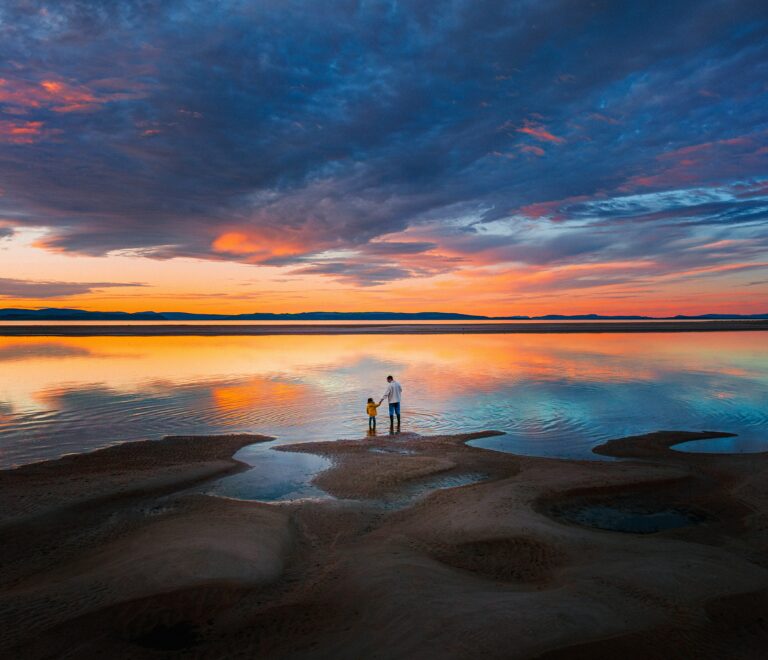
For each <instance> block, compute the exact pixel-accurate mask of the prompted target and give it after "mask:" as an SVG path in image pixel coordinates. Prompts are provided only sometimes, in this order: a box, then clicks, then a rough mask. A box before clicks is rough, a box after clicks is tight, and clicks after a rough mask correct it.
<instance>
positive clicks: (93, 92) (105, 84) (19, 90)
mask: <svg viewBox="0 0 768 660" xmlns="http://www.w3.org/2000/svg"><path fill="white" fill-rule="evenodd" d="M141 96H143V86H142V85H137V84H135V83H130V82H126V81H114V80H105V81H95V82H93V83H92V84H91V86H90V87H88V86H86V85H83V84H79V83H72V82H67V81H64V80H57V79H55V78H53V77H51V78H47V79H44V80H41V81H39V82H37V81H30V80H11V79H8V78H0V104H3V105H4V106H6V108H5V109H6V112H11V113H12V114H24V113H26V112H27V111H28V110H36V109H46V110H51V111H53V112H87V111H90V110H95V109H97V108H98V107H99V106H100V105H103V104H104V103H108V102H110V101H120V100H126V99H134V98H139V97H141Z"/></svg>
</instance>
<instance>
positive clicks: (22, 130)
mask: <svg viewBox="0 0 768 660" xmlns="http://www.w3.org/2000/svg"><path fill="white" fill-rule="evenodd" d="M54 132H55V131H51V130H46V129H45V125H44V124H43V122H41V121H13V120H10V121H9V120H2V119H0V142H6V143H10V144H32V143H33V142H37V141H38V140H40V139H42V138H43V137H45V136H46V135H51V134H53V133H54Z"/></svg>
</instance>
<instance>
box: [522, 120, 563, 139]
mask: <svg viewBox="0 0 768 660" xmlns="http://www.w3.org/2000/svg"><path fill="white" fill-rule="evenodd" d="M516 130H517V132H518V133H525V134H526V135H530V136H531V137H534V138H536V139H537V140H542V141H544V142H554V143H555V144H563V142H565V139H564V138H561V137H558V136H557V135H553V134H552V133H550V132H549V131H548V130H547V129H546V128H544V127H543V126H542V125H541V124H536V123H534V122H532V121H528V120H526V121H525V122H524V125H523V126H522V127H520V128H518V129H516Z"/></svg>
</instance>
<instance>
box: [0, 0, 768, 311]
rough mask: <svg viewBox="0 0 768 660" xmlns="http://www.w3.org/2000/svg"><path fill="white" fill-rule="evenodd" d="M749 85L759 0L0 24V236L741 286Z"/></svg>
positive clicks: (756, 226)
mask: <svg viewBox="0 0 768 660" xmlns="http://www.w3.org/2000/svg"><path fill="white" fill-rule="evenodd" d="M766 80H768V18H767V15H766V12H765V5H764V2H760V1H757V0H731V1H729V2H725V1H724V0H689V1H685V0H683V1H680V2H668V3H622V2H613V1H611V0H597V1H596V2H589V3H587V2H583V1H581V0H541V1H537V2H531V1H528V0H519V1H513V2H504V1H502V0H456V1H455V2H450V3H437V2H423V1H421V0H403V1H402V2H398V3H392V2H385V1H383V0H382V1H376V0H374V1H372V2H365V3H362V2H349V1H348V0H329V1H328V2H324V3H322V9H320V8H319V6H318V4H317V3H316V2H308V1H302V0H297V1H296V2H260V1H256V0H254V1H250V2H248V1H244V0H229V1H219V0H215V1H214V0H197V1H195V2H192V1H190V0H169V1H164V2H160V1H157V2H156V1H152V0H150V1H147V0H126V1H124V2H119V3H116V2H107V1H106V0H101V1H99V0H79V1H77V2H75V1H74V0H58V1H56V2H53V1H49V2H43V1H41V0H37V1H35V0H24V1H21V0H19V1H17V2H14V1H12V0H9V1H8V2H4V3H2V5H1V6H0V181H2V185H3V191H2V195H0V217H2V218H8V219H10V220H12V224H11V225H9V226H16V227H44V228H46V229H47V233H46V234H45V236H44V237H43V238H41V239H40V240H39V241H38V245H39V246H40V247H43V248H45V249H48V250H52V251H58V252H66V253H71V254H87V255H102V254H106V253H110V252H113V251H122V252H123V253H124V254H133V255H136V254H138V255H143V256H149V257H153V258H159V259H170V258H174V257H192V258H198V259H206V260H214V261H237V262H243V263H247V264H253V265H254V266H277V267H285V268H287V271H286V274H287V275H288V276H296V275H303V276H307V275H320V276H325V277H328V278H332V279H336V280H341V281H342V282H345V283H349V284H352V285H355V286H379V285H381V284H383V283H386V282H391V281H393V280H401V279H409V278H424V277H432V276H435V275H439V274H443V273H447V272H451V271H456V270H457V269H461V270H463V269H472V268H481V269H489V268H496V269H502V268H508V269H514V268H518V267H520V266H521V265H527V266H536V267H541V268H553V269H556V270H554V271H553V272H552V274H550V275H547V276H542V278H541V279H540V280H534V281H532V282H528V283H525V282H524V283H523V284H521V286H524V287H529V288H536V287H544V286H550V287H553V288H554V287H565V286H567V285H568V284H569V283H570V284H571V285H572V286H573V287H574V288H580V287H582V286H588V285H589V286H597V280H596V279H595V278H602V279H601V282H602V285H605V284H608V283H620V282H627V281H630V280H632V279H633V278H636V281H635V284H636V285H637V287H638V288H639V287H641V286H642V285H643V283H644V282H646V281H650V280H649V279H648V278H653V277H667V276H671V275H672V274H673V273H675V272H678V271H679V272H680V273H681V274H682V273H686V272H693V271H695V270H696V269H697V268H716V267H721V266H727V265H729V264H747V265H749V264H756V266H755V268H762V266H761V265H760V264H763V263H764V262H766V261H767V260H768V245H766V239H765V223H766V220H767V219H768V184H767V183H766V181H768V140H767V138H768V115H766V113H765V109H766V107H767V106H768V86H766V83H765V81H766ZM3 231H8V230H3V229H2V228H0V232H3ZM638 261H641V262H643V264H645V265H644V266H643V267H642V268H640V269H639V270H637V269H634V268H630V269H628V270H624V272H621V273H618V274H615V275H614V274H610V275H609V274H607V273H608V272H611V273H612V272H613V271H610V270H609V271H605V270H601V269H600V265H601V264H614V263H626V262H632V263H634V262H638ZM566 266H578V267H579V268H581V267H582V266H584V267H587V266H588V267H590V268H592V267H593V266H594V267H595V268H592V271H591V272H592V275H589V276H587V275H585V274H584V272H583V271H581V270H560V269H562V268H563V267H566ZM619 270H621V269H619ZM510 272H513V271H512V270H510ZM702 272H703V271H702ZM712 272H723V271H712ZM4 274H5V273H4ZM681 276H682V275H681ZM569 278H570V279H569ZM12 282H14V281H13V280H9V279H6V280H2V281H0V295H4V296H5V297H9V296H16V295H22V294H23V295H24V296H28V297H55V296H59V295H77V294H78V292H80V293H82V292H85V291H88V290H91V289H93V288H100V287H107V286H125V285H111V284H103V283H102V284H98V283H97V284H82V285H80V284H66V283H60V284H55V283H25V282H17V283H16V284H12ZM590 282H591V284H589V283H590ZM547 283H548V284H547ZM57 287H59V288H58V289H57ZM3 290H5V291H11V293H4V292H3Z"/></svg>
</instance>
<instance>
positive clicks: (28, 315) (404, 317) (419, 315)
mask: <svg viewBox="0 0 768 660" xmlns="http://www.w3.org/2000/svg"><path fill="white" fill-rule="evenodd" d="M697 319H701V320H705V319H706V320H717V319H723V320H728V319H746V320H750V319H751V320H760V319H768V313H766V314H700V315H697V316H688V315H685V314H678V315H676V316H639V315H624V316H603V315H602V314H570V315H568V314H546V315H544V316H482V315H479V314H458V313H453V312H299V313H296V314H271V313H257V314H193V313H188V312H89V311H87V310H83V309H60V308H56V307H48V308H43V309H15V308H12V307H6V308H4V309H0V321H670V320H676V321H680V320H697Z"/></svg>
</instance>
